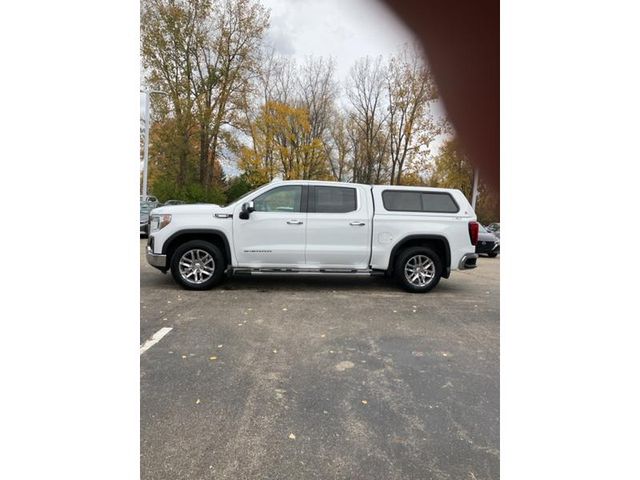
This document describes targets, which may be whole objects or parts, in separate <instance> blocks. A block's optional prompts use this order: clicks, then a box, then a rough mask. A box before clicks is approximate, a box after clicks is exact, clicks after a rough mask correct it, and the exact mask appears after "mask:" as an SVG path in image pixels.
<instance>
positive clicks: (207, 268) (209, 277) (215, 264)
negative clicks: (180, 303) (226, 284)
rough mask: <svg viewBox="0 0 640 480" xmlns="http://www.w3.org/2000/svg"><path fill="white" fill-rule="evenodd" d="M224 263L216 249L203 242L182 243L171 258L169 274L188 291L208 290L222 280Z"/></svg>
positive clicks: (222, 256)
mask: <svg viewBox="0 0 640 480" xmlns="http://www.w3.org/2000/svg"><path fill="white" fill-rule="evenodd" d="M225 268H226V263H225V261H224V255H222V252H221V251H220V249H219V248H218V247H216V246H215V245H213V244H211V243H209V242H205V241H203V240H192V241H190V242H186V243H183V244H182V245H180V246H179V247H178V248H176V250H175V252H173V256H172V257H171V274H172V275H173V278H174V279H175V281H176V282H178V283H179V284H180V285H182V286H183V287H185V288H187V289H189V290H209V289H210V288H213V287H214V286H216V285H217V284H219V283H220V282H221V280H222V278H223V275H224V271H225Z"/></svg>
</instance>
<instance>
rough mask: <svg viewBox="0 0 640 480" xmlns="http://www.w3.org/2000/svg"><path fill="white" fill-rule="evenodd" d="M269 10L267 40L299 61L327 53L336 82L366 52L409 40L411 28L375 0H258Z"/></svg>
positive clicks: (392, 49) (385, 49)
mask: <svg viewBox="0 0 640 480" xmlns="http://www.w3.org/2000/svg"><path fill="white" fill-rule="evenodd" d="M262 4H263V5H264V6H265V7H266V8H268V9H270V10H271V28H270V29H269V32H268V34H267V39H266V40H267V43H270V44H271V45H272V46H273V48H275V50H276V51H277V52H278V53H280V54H283V55H288V56H292V57H293V58H295V59H296V61H298V62H299V63H301V62H302V61H304V58H305V57H306V56H309V55H313V56H323V57H333V58H334V59H335V61H336V69H337V72H336V73H337V76H338V79H339V80H343V79H344V78H346V76H347V74H348V72H349V69H350V68H351V65H353V63H354V62H355V61H356V60H357V59H358V58H360V57H364V56H366V55H372V56H376V55H383V56H385V57H386V56H388V55H390V54H392V53H394V52H396V51H397V50H398V49H399V48H400V47H401V46H402V44H404V43H410V42H412V41H413V35H412V34H411V32H410V31H409V30H408V29H407V28H406V27H405V26H404V25H403V24H402V23H401V22H399V21H398V20H397V19H396V18H395V16H394V15H393V14H392V13H391V12H390V11H389V10H388V9H387V7H386V6H385V5H384V4H382V3H380V2H378V1H377V0H262Z"/></svg>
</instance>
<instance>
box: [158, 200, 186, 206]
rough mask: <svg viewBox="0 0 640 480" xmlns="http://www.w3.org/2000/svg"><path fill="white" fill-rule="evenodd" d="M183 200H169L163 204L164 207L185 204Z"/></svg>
mask: <svg viewBox="0 0 640 480" xmlns="http://www.w3.org/2000/svg"><path fill="white" fill-rule="evenodd" d="M184 203H185V202H183V201H182V200H167V201H166V202H164V203H163V204H162V206H163V207H170V206H171V205H184Z"/></svg>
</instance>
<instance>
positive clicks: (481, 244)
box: [476, 225, 500, 258]
mask: <svg viewBox="0 0 640 480" xmlns="http://www.w3.org/2000/svg"><path fill="white" fill-rule="evenodd" d="M476 253H478V254H484V255H489V256H490V257H491V258H493V257H497V256H498V254H499V253H500V238H499V237H498V236H496V235H494V234H493V233H491V232H490V231H488V230H487V229H486V228H485V227H483V226H482V225H480V230H479V232H478V243H476Z"/></svg>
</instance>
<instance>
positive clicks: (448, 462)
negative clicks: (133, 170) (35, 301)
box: [140, 239, 500, 480]
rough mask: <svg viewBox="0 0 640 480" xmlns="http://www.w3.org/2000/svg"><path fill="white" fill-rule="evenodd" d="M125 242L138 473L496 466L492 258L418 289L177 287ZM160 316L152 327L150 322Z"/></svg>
mask: <svg viewBox="0 0 640 480" xmlns="http://www.w3.org/2000/svg"><path fill="white" fill-rule="evenodd" d="M145 244H146V241H145V240H142V239H141V241H140V255H141V272H140V283H141V328H140V344H141V345H142V344H143V343H144V342H145V341H147V340H148V339H149V338H151V337H152V336H153V335H154V334H155V333H156V332H158V331H159V330H160V329H162V328H164V327H166V328H171V330H170V331H169V332H168V333H167V334H166V335H165V336H164V337H163V338H162V339H161V340H159V341H158V342H157V343H156V344H155V345H153V346H151V347H150V348H149V349H148V350H146V351H145V352H144V353H143V354H141V356H140V374H141V379H140V386H141V405H140V417H141V427H140V428H141V475H142V478H143V479H145V480H146V479H158V480H160V479H172V480H175V479H204V478H212V479H296V480H300V479H307V478H311V479H316V478H317V479H471V480H474V479H477V480H481V479H496V478H498V477H499V399H500V396H499V350H500V348H499V330H500V325H499V305H500V296H499V285H500V279H499V268H500V259H499V258H495V259H490V258H481V259H480V261H479V267H478V268H477V269H475V270H472V271H468V272H455V273H453V274H452V276H451V278H450V279H448V280H442V281H441V283H440V285H439V286H438V287H436V289H435V290H434V291H432V292H431V293H428V294H425V295H416V294H409V293H405V292H404V291H402V290H400V289H399V288H398V287H396V286H395V285H394V284H392V283H390V282H388V281H386V280H385V279H383V278H376V277H368V276H363V277H347V276H339V275H338V276H330V277H329V276H311V275H307V276H264V275H263V276H260V277H241V278H233V279H229V280H227V281H226V283H225V284H224V285H223V286H222V287H219V288H218V289H215V290H212V291H208V292H190V291H185V290H182V289H181V288H179V287H178V286H177V285H176V284H175V283H174V282H173V279H172V278H171V275H170V274H167V275H162V274H161V273H160V272H159V271H157V270H155V269H153V268H151V267H150V266H148V265H147V264H146V262H145V260H144V254H143V253H144V245H145ZM165 331H167V330H165Z"/></svg>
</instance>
